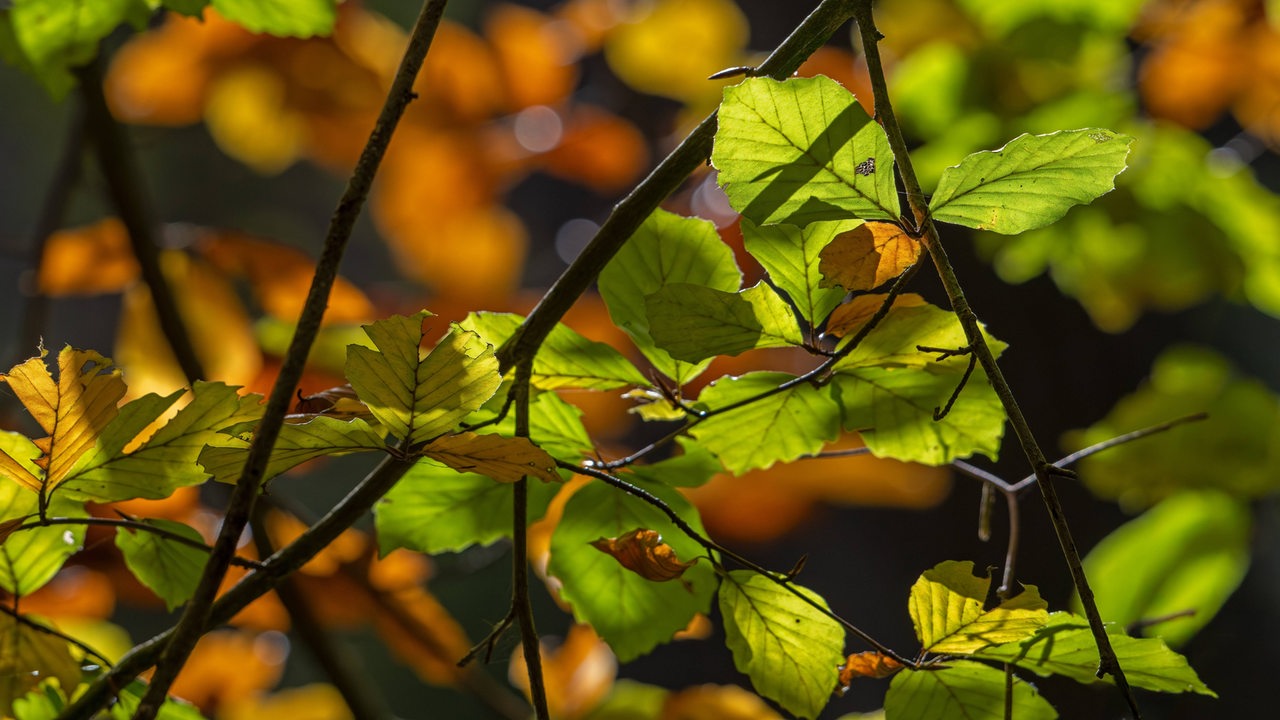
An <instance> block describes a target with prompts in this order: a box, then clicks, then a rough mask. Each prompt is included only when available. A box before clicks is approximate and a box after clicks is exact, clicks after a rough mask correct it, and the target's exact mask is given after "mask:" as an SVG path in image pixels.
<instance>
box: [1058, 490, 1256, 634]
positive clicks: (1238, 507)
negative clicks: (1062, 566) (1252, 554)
mask: <svg viewBox="0 0 1280 720" xmlns="http://www.w3.org/2000/svg"><path fill="white" fill-rule="evenodd" d="M1252 524H1253V523H1252V519H1251V516H1250V512H1249V507H1248V505H1246V504H1245V503H1243V502H1241V501H1239V500H1235V499H1233V498H1231V497H1230V496H1228V495H1225V494H1223V493H1219V492H1213V491H1201V492H1185V493H1179V494H1178V495H1174V496H1172V497H1169V498H1168V499H1166V500H1164V501H1162V502H1161V503H1160V504H1159V505H1156V506H1155V507H1153V508H1152V509H1150V510H1148V511H1147V512H1146V513H1144V514H1143V515H1142V516H1141V517H1139V518H1138V519H1136V520H1132V521H1130V522H1128V523H1126V524H1125V525H1123V526H1121V527H1120V528H1118V529H1116V530H1115V531H1113V532H1112V533H1111V534H1110V535H1108V536H1107V537H1105V538H1103V539H1102V542H1100V543H1098V545H1097V546H1096V547H1094V549H1093V550H1092V551H1090V553H1089V555H1088V557H1086V558H1085V560H1084V567H1085V570H1086V571H1087V572H1088V574H1089V584H1090V585H1091V586H1092V587H1093V593H1094V599H1095V600H1096V601H1097V603H1098V609H1099V610H1100V611H1101V612H1102V616H1103V617H1105V618H1106V619H1107V620H1109V621H1111V622H1115V623H1117V624H1119V625H1122V626H1125V625H1129V624H1131V623H1134V622H1137V621H1140V620H1149V619H1153V618H1161V617H1165V616H1168V615H1173V614H1176V613H1182V612H1186V611H1191V612H1192V613H1193V614H1192V615H1191V616H1189V617H1178V618H1175V619H1172V620H1169V621H1168V622H1162V623H1158V624H1156V625H1151V626H1148V627H1147V628H1146V629H1145V630H1144V631H1143V634H1145V635H1148V636H1156V637H1160V638H1163V639H1164V641H1165V642H1166V643H1168V644H1169V645H1170V646H1173V647H1177V646H1178V645H1180V644H1182V643H1184V642H1186V641H1187V640H1190V639H1191V636H1193V635H1195V633H1196V632H1197V631H1198V630H1199V629H1200V628H1202V627H1204V626H1205V624H1207V623H1208V622H1209V621H1210V620H1212V619H1213V616H1214V615H1216V614H1217V612H1218V610H1219V609H1220V608H1221V607H1222V604H1223V603H1224V602H1226V600H1227V598H1228V597H1230V595H1231V593H1232V592H1233V591H1234V590H1235V589H1236V587H1238V586H1239V585H1240V581H1241V580H1243V579H1244V574H1245V572H1246V571H1247V570H1248V568H1249V542H1250V541H1249V538H1250V535H1251V526H1252ZM1078 607H1079V601H1078V600H1074V601H1073V608H1078Z"/></svg>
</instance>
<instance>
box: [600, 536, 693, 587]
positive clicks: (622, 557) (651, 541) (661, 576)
mask: <svg viewBox="0 0 1280 720" xmlns="http://www.w3.org/2000/svg"><path fill="white" fill-rule="evenodd" d="M591 547H594V548H595V549H597V550H599V551H600V552H602V553H604V554H606V555H612V556H613V559H614V560H617V561H618V564H619V565H621V566H622V567H624V568H626V569H628V570H630V571H631V572H633V573H635V574H637V575H639V576H640V577H642V578H644V579H645V580H652V581H654V582H666V581H668V580H675V579H677V578H679V577H680V576H681V575H684V571H685V570H688V569H689V568H690V567H692V566H693V564H694V563H696V562H697V561H698V560H699V559H700V558H694V559H692V560H690V561H688V562H682V561H681V560H680V558H679V557H677V556H676V551H675V548H673V547H671V546H670V545H668V544H666V543H665V542H663V541H662V535H660V534H658V533H657V532H654V531H653V530H647V529H645V528H637V529H635V530H632V531H630V532H628V533H625V534H623V535H621V536H619V537H616V538H599V539H596V540H592V541H591Z"/></svg>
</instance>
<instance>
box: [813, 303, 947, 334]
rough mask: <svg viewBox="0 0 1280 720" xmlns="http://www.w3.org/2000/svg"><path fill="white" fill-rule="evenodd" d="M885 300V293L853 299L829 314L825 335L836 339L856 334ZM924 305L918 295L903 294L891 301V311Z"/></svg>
mask: <svg viewBox="0 0 1280 720" xmlns="http://www.w3.org/2000/svg"><path fill="white" fill-rule="evenodd" d="M886 299H888V294H886V293H867V294H865V295H859V296H857V297H855V298H853V299H852V300H850V301H849V302H847V303H845V304H843V305H841V306H840V307H838V308H836V309H835V312H833V313H831V318H830V319H829V320H828V321H827V331H826V334H828V335H835V336H837V337H845V336H846V335H853V334H856V333H857V332H858V330H860V329H862V326H863V325H866V324H867V322H868V321H869V320H871V318H872V317H873V316H874V315H875V314H876V313H877V312H879V310H880V306H881V305H883V304H884V303H885V300H886ZM924 304H925V300H924V298H922V297H920V296H919V295H916V294H915V293H903V294H901V295H898V296H897V297H895V298H894V299H893V305H892V306H891V309H892V308H897V307H911V306H915V305H924Z"/></svg>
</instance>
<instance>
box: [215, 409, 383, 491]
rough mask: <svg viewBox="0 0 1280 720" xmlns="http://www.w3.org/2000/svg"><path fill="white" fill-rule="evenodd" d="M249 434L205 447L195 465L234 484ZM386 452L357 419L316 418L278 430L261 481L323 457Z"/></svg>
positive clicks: (375, 433)
mask: <svg viewBox="0 0 1280 720" xmlns="http://www.w3.org/2000/svg"><path fill="white" fill-rule="evenodd" d="M252 443H253V434H252V432H245V433H243V434H240V435H236V436H234V437H230V438H229V439H227V440H224V441H222V442H220V443H219V445H221V447H206V448H205V449H204V450H203V451H201V452H200V456H199V463H200V465H202V466H203V467H204V469H205V472H207V473H208V474H209V475H211V476H213V479H214V480H216V481H218V482H224V483H231V484H235V483H236V482H237V481H238V480H239V479H240V474H241V473H242V472H243V471H244V464H245V461H246V460H248V459H249V446H250V445H251V444H252ZM384 449H386V442H385V441H384V440H383V438H382V435H381V433H379V432H378V431H376V430H374V429H373V428H372V427H370V426H369V423H367V422H365V421H364V420H362V419H360V418H353V419H350V420H343V419H341V418H334V417H326V416H324V415H317V416H315V417H313V418H312V419H310V420H308V421H307V422H305V423H289V424H286V425H284V426H283V427H281V428H280V435H279V436H278V437H277V438H276V444H275V447H273V448H272V449H271V458H270V459H269V460H268V461H267V468H266V470H265V472H264V473H263V475H262V481H263V482H264V483H265V482H266V481H268V480H270V479H271V478H274V477H275V476H277V475H279V474H280V473H283V472H285V471H286V470H289V469H291V468H294V467H297V466H298V465H301V464H302V463H304V462H306V461H308V460H312V459H314V458H318V457H321V456H325V455H349V454H351V453H357V452H369V451H373V450H384Z"/></svg>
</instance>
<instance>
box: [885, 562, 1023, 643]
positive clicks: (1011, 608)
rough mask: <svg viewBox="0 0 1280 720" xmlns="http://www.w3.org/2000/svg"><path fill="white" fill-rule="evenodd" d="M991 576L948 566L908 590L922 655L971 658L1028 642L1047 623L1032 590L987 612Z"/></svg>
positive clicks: (969, 565) (969, 567)
mask: <svg viewBox="0 0 1280 720" xmlns="http://www.w3.org/2000/svg"><path fill="white" fill-rule="evenodd" d="M990 590H991V575H990V573H988V574H987V576H986V577H976V576H974V574H973V563H972V562H969V561H965V562H956V561H954V560H947V561H946V562H943V563H940V564H938V565H937V566H935V567H934V568H933V569H932V570H927V571H925V573H924V574H923V575H921V576H920V579H919V580H917V581H916V583H915V585H913V586H911V598H910V600H909V601H908V603H907V609H908V612H910V614H911V624H912V625H914V626H915V629H916V637H918V638H920V644H921V645H923V646H924V649H925V650H927V651H929V652H933V653H944V654H945V653H972V652H974V651H976V650H979V649H981V648H984V647H987V646H990V645H999V644H1001V643H1007V642H1014V641H1016V640H1021V639H1023V638H1026V637H1029V636H1030V635H1032V634H1033V633H1035V631H1036V630H1037V629H1039V628H1040V627H1041V626H1043V625H1044V624H1045V622H1046V621H1047V620H1048V618H1049V611H1048V607H1049V604H1048V603H1046V602H1045V601H1044V600H1042V599H1041V598H1040V593H1039V592H1038V591H1037V590H1036V588H1035V587H1034V586H1027V587H1025V588H1024V589H1023V591H1022V592H1021V593H1018V594H1017V595H1015V596H1014V597H1011V598H1009V599H1008V600H1004V601H1003V602H1001V603H1000V604H999V605H997V606H996V607H994V608H991V609H990V610H987V609H985V607H984V605H985V603H986V601H987V594H988V593H989V592H990Z"/></svg>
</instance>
